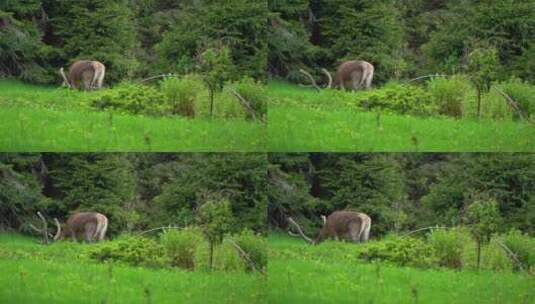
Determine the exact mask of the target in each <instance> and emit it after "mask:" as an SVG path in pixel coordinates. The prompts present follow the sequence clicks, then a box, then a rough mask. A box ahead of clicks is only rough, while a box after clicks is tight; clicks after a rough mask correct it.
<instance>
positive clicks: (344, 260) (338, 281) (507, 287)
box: [268, 234, 535, 303]
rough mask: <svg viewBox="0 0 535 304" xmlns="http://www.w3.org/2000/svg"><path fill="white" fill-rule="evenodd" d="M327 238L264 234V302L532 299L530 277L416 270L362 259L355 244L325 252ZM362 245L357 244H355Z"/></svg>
mask: <svg viewBox="0 0 535 304" xmlns="http://www.w3.org/2000/svg"><path fill="white" fill-rule="evenodd" d="M330 245H331V244H329V242H327V243H324V244H322V245H319V246H315V247H314V246H310V245H307V244H305V243H304V242H303V241H301V240H299V239H290V238H289V237H286V236H282V235H278V234H272V235H270V237H269V246H270V260H269V265H268V298H269V302H270V303H533V301H535V279H533V277H528V276H527V275H521V274H516V273H509V272H502V273H500V272H489V271H481V272H473V271H453V270H445V269H444V270H442V269H433V270H422V269H414V268H409V267H397V266H392V265H387V264H366V263H363V262H360V261H358V260H355V259H354V255H353V254H351V252H352V251H354V250H357V249H355V246H359V245H355V244H343V246H340V244H336V245H337V246H332V247H336V248H338V249H340V247H343V248H342V249H343V250H344V251H345V252H346V253H345V256H344V253H342V252H340V250H339V251H338V252H336V253H335V254H333V255H332V256H329V255H328V251H327V250H325V249H326V248H329V246H330ZM360 246H363V245H360Z"/></svg>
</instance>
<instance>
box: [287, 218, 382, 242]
mask: <svg viewBox="0 0 535 304" xmlns="http://www.w3.org/2000/svg"><path fill="white" fill-rule="evenodd" d="M321 218H322V219H323V227H322V228H321V230H320V231H319V233H318V235H317V236H316V238H315V239H314V240H312V239H311V238H309V237H308V236H306V235H305V233H304V232H303V230H302V229H301V227H300V226H299V225H298V224H297V223H296V222H295V221H294V220H293V219H292V218H291V217H288V223H290V224H292V225H293V226H295V228H296V229H297V231H298V232H299V235H300V236H301V237H302V238H303V239H304V240H305V241H307V242H308V243H309V244H312V245H317V244H319V243H321V242H323V241H325V240H327V239H335V240H337V241H339V240H347V241H351V242H354V243H361V242H367V241H368V239H369V237H370V229H371V224H372V220H371V218H370V217H369V216H368V215H367V214H365V213H361V212H355V211H349V210H342V211H334V212H333V213H331V214H330V215H329V216H327V217H326V216H324V215H322V216H321ZM289 233H290V232H289Z"/></svg>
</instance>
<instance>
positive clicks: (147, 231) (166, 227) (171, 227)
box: [136, 226, 184, 235]
mask: <svg viewBox="0 0 535 304" xmlns="http://www.w3.org/2000/svg"><path fill="white" fill-rule="evenodd" d="M166 229H179V230H181V229H184V228H183V227H176V226H164V227H158V228H153V229H149V230H145V231H141V232H138V233H137V234H136V235H143V234H145V233H149V232H152V231H157V230H166Z"/></svg>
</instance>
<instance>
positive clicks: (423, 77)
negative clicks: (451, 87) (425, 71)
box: [407, 74, 448, 83]
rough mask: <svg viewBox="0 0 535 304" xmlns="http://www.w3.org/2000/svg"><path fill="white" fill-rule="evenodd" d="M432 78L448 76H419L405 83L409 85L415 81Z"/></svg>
mask: <svg viewBox="0 0 535 304" xmlns="http://www.w3.org/2000/svg"><path fill="white" fill-rule="evenodd" d="M433 77H448V75H445V74H434V75H426V76H420V77H416V78H414V79H411V80H409V81H407V83H411V82H413V81H417V80H420V79H425V78H433Z"/></svg>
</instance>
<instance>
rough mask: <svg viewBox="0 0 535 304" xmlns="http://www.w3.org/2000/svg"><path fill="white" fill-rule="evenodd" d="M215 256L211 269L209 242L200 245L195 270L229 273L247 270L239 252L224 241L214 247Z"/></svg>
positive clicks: (196, 255) (196, 254)
mask: <svg viewBox="0 0 535 304" xmlns="http://www.w3.org/2000/svg"><path fill="white" fill-rule="evenodd" d="M213 254H214V256H213V261H212V263H213V264H212V267H211V269H210V262H209V260H210V253H209V248H208V242H203V243H201V244H199V246H197V251H196V253H195V269H196V270H201V271H211V270H215V271H227V272H233V271H236V272H239V271H244V270H245V263H244V261H243V260H242V258H241V257H240V255H239V253H238V251H237V250H236V248H234V247H233V246H232V245H231V244H230V243H229V242H227V241H226V240H223V243H221V244H220V245H218V246H215V247H214V252H213Z"/></svg>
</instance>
